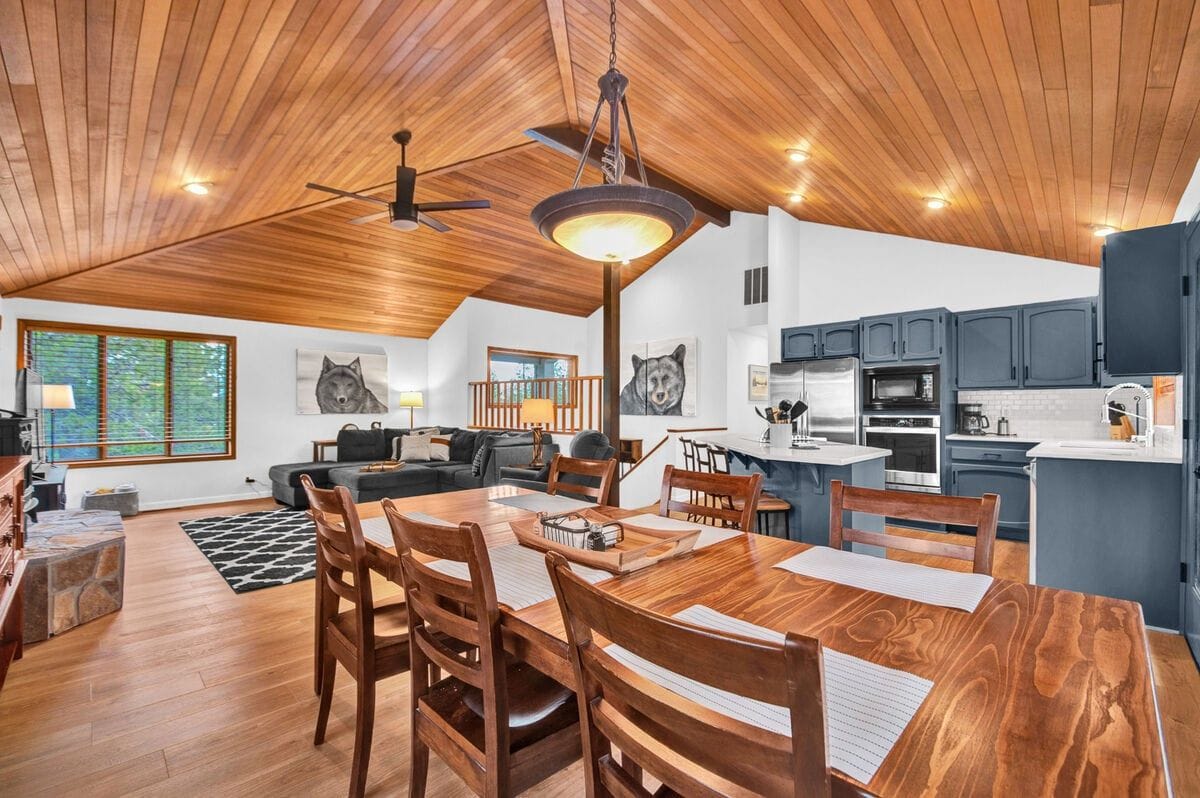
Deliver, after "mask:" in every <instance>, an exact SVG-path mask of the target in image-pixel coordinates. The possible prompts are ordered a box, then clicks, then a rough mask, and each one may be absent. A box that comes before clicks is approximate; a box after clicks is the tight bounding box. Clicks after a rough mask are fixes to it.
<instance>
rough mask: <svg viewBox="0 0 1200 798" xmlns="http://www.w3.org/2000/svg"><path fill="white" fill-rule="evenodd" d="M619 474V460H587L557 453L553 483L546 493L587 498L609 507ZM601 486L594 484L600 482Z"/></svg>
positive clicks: (551, 465) (554, 462)
mask: <svg viewBox="0 0 1200 798" xmlns="http://www.w3.org/2000/svg"><path fill="white" fill-rule="evenodd" d="M616 475H617V460H616V458H609V459H608V460H585V459H583V458H580V457H565V456H563V455H561V454H555V455H554V459H553V460H551V461H550V482H549V484H548V485H547V486H546V493H548V494H550V495H552V496H554V495H558V494H560V493H566V494H570V495H572V496H586V497H588V498H591V499H595V500H596V503H597V504H608V498H609V495H610V494H611V493H612V486H613V480H614V479H615V478H616ZM597 480H598V484H594V483H597Z"/></svg>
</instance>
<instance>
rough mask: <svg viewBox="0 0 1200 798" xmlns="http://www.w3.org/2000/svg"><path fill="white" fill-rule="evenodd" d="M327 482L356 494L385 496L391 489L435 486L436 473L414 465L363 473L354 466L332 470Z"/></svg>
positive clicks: (359, 467)
mask: <svg viewBox="0 0 1200 798" xmlns="http://www.w3.org/2000/svg"><path fill="white" fill-rule="evenodd" d="M329 481H330V483H331V484H334V485H345V486H346V487H347V488H350V490H352V491H355V492H357V493H362V492H364V491H373V492H380V493H384V494H386V493H387V491H388V489H389V488H393V487H396V488H400V487H408V488H412V487H415V486H418V485H428V486H431V487H432V486H433V485H436V484H437V473H436V472H435V471H433V470H432V469H429V468H424V467H423V466H419V465H416V464H410V465H406V466H405V467H404V468H399V469H396V470H394V471H363V470H362V466H354V467H347V468H335V469H333V470H332V471H330V472H329Z"/></svg>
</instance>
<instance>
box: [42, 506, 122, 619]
mask: <svg viewBox="0 0 1200 798" xmlns="http://www.w3.org/2000/svg"><path fill="white" fill-rule="evenodd" d="M25 560H26V561H27V563H28V565H27V567H26V571H25V581H24V590H25V631H24V640H25V642H26V643H35V642H37V641H39V640H45V639H46V638H48V637H50V636H52V635H56V634H61V633H63V632H65V631H67V630H68V629H73V628H74V627H76V626H79V625H80V624H81V623H87V622H88V621H91V620H93V619H95V618H99V617H100V616H101V615H107V614H108V613H110V612H116V611H117V610H119V609H120V608H121V604H122V602H123V601H124V596H125V526H124V524H122V523H121V514H120V513H118V512H116V511H114V510H51V511H46V512H41V513H38V522H37V523H36V524H31V525H30V526H29V529H28V530H27V531H26V533H25Z"/></svg>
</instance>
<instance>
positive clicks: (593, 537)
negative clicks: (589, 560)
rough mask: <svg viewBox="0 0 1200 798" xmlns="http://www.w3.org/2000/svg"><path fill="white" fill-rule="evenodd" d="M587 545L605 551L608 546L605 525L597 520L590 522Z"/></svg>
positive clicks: (593, 549) (592, 548)
mask: <svg viewBox="0 0 1200 798" xmlns="http://www.w3.org/2000/svg"><path fill="white" fill-rule="evenodd" d="M586 545H587V547H588V548H589V549H591V550H592V551H604V550H606V549H607V548H608V544H607V543H606V542H605V540H604V527H602V526H600V524H598V523H596V522H595V521H592V522H591V523H590V524H588V533H587V542H586Z"/></svg>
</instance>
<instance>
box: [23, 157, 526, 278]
mask: <svg viewBox="0 0 1200 798" xmlns="http://www.w3.org/2000/svg"><path fill="white" fill-rule="evenodd" d="M536 146H537V144H536V143H535V142H532V141H527V142H523V143H521V144H515V145H513V146H512V147H506V148H504V149H502V150H496V151H495V152H489V153H487V154H486V155H480V156H478V157H476V158H467V159H466V160H463V161H457V162H456V163H452V164H446V165H445V166H439V167H436V168H434V169H428V170H426V171H424V172H418V173H417V177H418V178H420V177H425V178H432V177H437V176H439V175H446V174H451V173H453V172H457V171H459V170H460V169H465V168H467V167H471V166H477V165H479V164H483V163H487V162H488V161H490V160H492V159H494V158H502V157H504V156H506V155H512V154H513V153H516V152H520V151H521V150H526V149H530V148H532V147H536ZM394 185H395V182H394V181H389V182H387V183H381V184H379V185H377V186H368V187H366V188H362V189H357V190H356V191H355V192H354V193H355V194H375V193H377V192H380V191H386V190H388V189H390V188H392V187H393V186H394ZM351 200H353V197H330V198H329V199H323V200H319V201H317V202H310V203H309V204H307V205H301V206H299V207H296V208H289V209H288V210H286V211H280V212H279V213H273V214H271V215H270V216H263V217H261V218H258V219H251V220H250V221H248V222H242V223H241V224H235V225H233V226H232V227H223V228H221V229H220V230H213V231H211V232H208V233H202V234H201V235H198V236H192V237H191V238H186V239H184V240H182V241H176V242H174V243H171V244H166V245H164V246H161V247H155V248H154V249H148V250H146V251H145V252H137V253H134V254H133V255H126V256H125V257H123V258H117V259H116V260H110V261H108V262H106V263H97V264H96V265H95V266H89V267H87V268H86V269H79V270H78V271H74V272H71V273H70V274H62V275H59V276H57V277H51V278H50V279H49V280H42V281H41V282H37V283H32V284H30V285H27V286H24V287H22V288H19V289H17V290H16V291H10V292H8V293H7V294H5V296H12V297H22V296H30V295H31V294H33V293H36V292H37V290H38V289H39V288H45V287H47V286H51V285H54V284H55V283H59V282H62V281H63V280H70V279H71V278H72V277H78V276H79V275H81V274H86V273H88V272H94V271H96V270H98V269H107V268H110V267H112V266H123V265H126V264H130V263H137V262H138V261H140V260H142V259H144V258H149V257H152V256H158V255H166V254H169V253H171V252H174V251H176V250H179V249H183V248H185V247H190V246H193V245H195V244H201V243H204V242H206V241H212V240H213V239H215V238H221V237H222V236H227V235H230V234H231V233H240V232H243V231H246V230H251V229H253V228H255V227H259V226H261V225H264V224H271V223H272V222H281V221H283V220H285V219H290V218H291V217H293V216H300V215H301V214H306V213H312V212H313V211H319V210H322V209H324V208H331V207H333V206H335V205H341V204H342V203H343V202H350V201H351Z"/></svg>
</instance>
